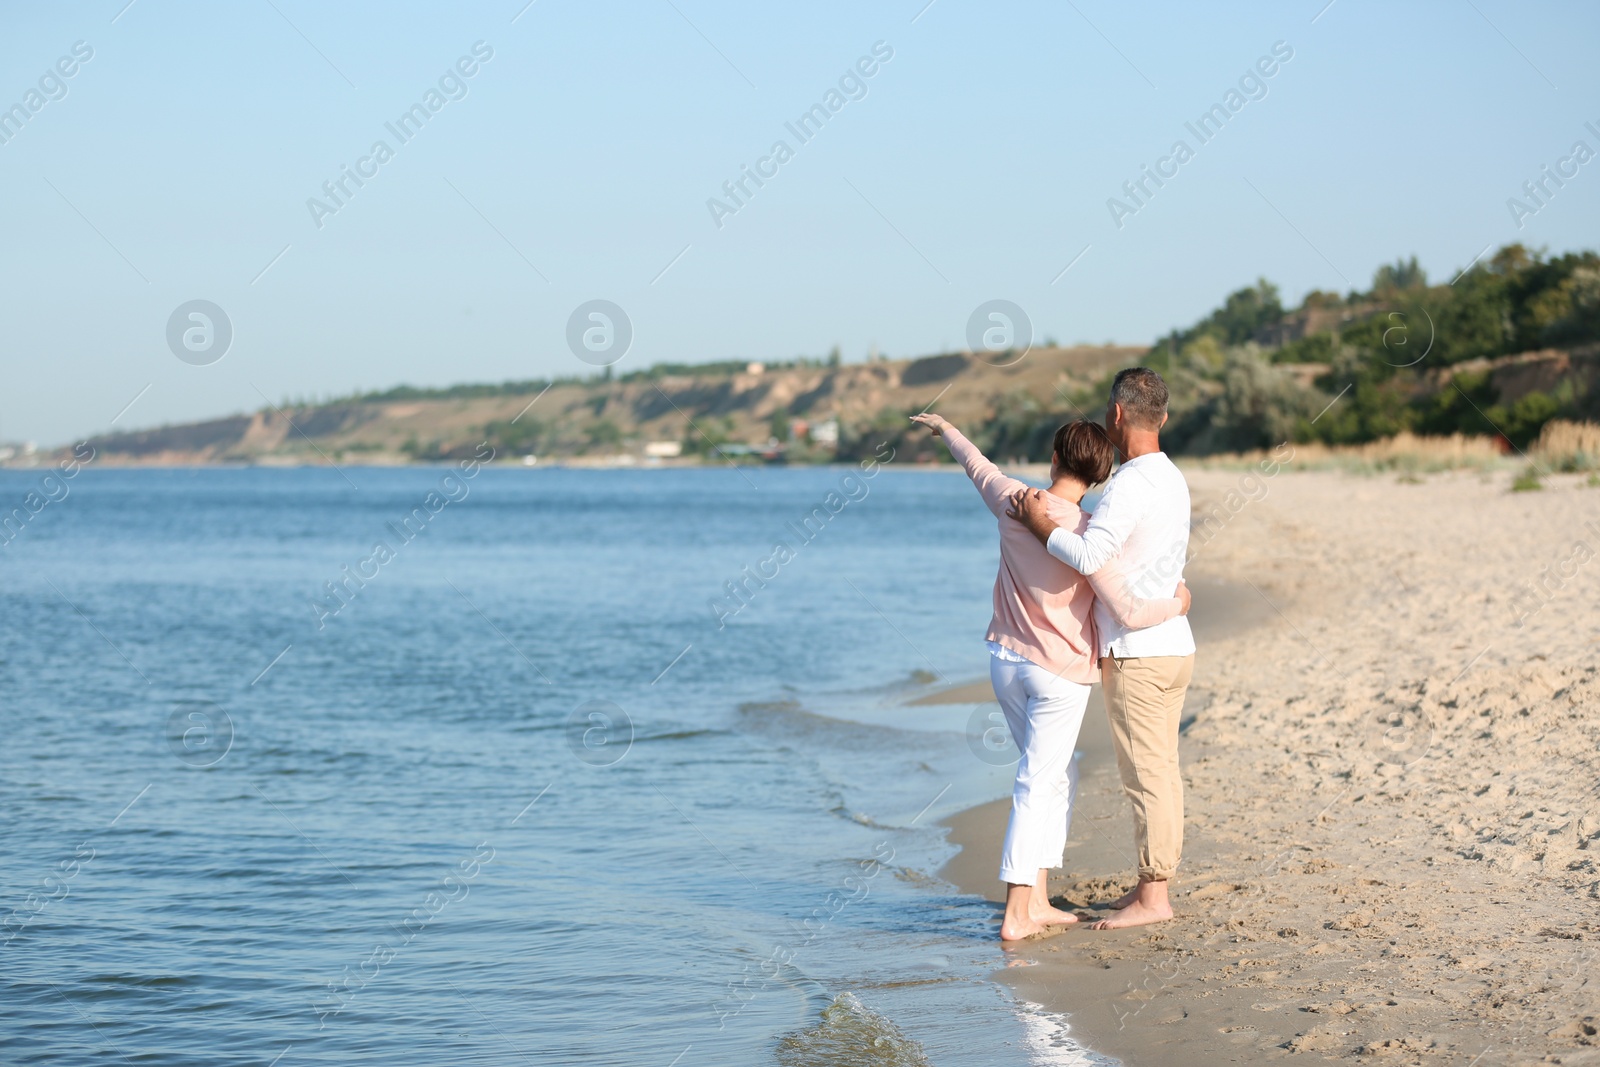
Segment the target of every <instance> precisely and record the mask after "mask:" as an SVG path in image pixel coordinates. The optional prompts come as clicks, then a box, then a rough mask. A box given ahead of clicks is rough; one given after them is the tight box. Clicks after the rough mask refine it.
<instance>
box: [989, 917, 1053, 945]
mask: <svg viewBox="0 0 1600 1067" xmlns="http://www.w3.org/2000/svg"><path fill="white" fill-rule="evenodd" d="M1048 929H1049V927H1047V926H1046V925H1045V924H1044V923H1042V922H1039V921H1038V920H1036V919H1034V918H1033V917H1032V916H1028V915H1024V916H1021V917H1017V918H1013V917H1012V916H1010V915H1007V916H1006V918H1005V921H1004V922H1002V923H1001V924H1000V940H1002V941H1022V940H1024V939H1026V938H1030V937H1032V936H1033V935H1035V934H1042V933H1044V932H1045V931H1046V930H1048Z"/></svg>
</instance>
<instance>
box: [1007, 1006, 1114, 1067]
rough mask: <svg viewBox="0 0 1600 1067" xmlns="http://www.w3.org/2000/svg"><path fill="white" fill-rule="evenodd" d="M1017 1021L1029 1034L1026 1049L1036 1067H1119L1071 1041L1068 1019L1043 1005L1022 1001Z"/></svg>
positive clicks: (1070, 1028) (1029, 1058) (1026, 1035)
mask: <svg viewBox="0 0 1600 1067" xmlns="http://www.w3.org/2000/svg"><path fill="white" fill-rule="evenodd" d="M1017 1017H1018V1018H1019V1019H1020V1020H1021V1021H1022V1029H1023V1032H1024V1034H1025V1036H1024V1038H1023V1045H1024V1046H1025V1047H1026V1048H1027V1050H1028V1061H1029V1062H1030V1063H1032V1064H1034V1065H1035V1067H1117V1065H1118V1061H1117V1060H1113V1059H1109V1058H1107V1057H1105V1056H1102V1055H1100V1054H1099V1053H1096V1052H1093V1051H1091V1050H1089V1049H1086V1048H1084V1047H1083V1046H1082V1045H1080V1044H1078V1042H1077V1041H1075V1040H1073V1038H1072V1037H1071V1034H1072V1026H1071V1025H1070V1024H1069V1023H1068V1022H1067V1017H1066V1016H1065V1015H1062V1014H1060V1013H1059V1012H1053V1011H1050V1010H1049V1009H1047V1008H1045V1007H1044V1006H1043V1005H1041V1004H1031V1003H1029V1002H1027V1001H1022V1002H1021V1003H1019V1004H1018V1005H1017Z"/></svg>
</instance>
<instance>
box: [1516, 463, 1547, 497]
mask: <svg viewBox="0 0 1600 1067" xmlns="http://www.w3.org/2000/svg"><path fill="white" fill-rule="evenodd" d="M1543 488H1544V483H1543V482H1541V481H1540V480H1539V471H1538V470H1537V469H1536V468H1535V467H1532V466H1529V467H1527V468H1525V469H1524V470H1523V472H1522V473H1521V474H1519V475H1517V476H1516V477H1515V478H1514V479H1512V481H1511V491H1512V492H1513V493H1527V492H1531V491H1533V490H1535V489H1543Z"/></svg>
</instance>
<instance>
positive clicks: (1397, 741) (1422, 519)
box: [928, 466, 1600, 1067]
mask: <svg viewBox="0 0 1600 1067" xmlns="http://www.w3.org/2000/svg"><path fill="white" fill-rule="evenodd" d="M1187 473H1188V476H1189V479H1190V484H1191V487H1192V490H1193V493H1194V507H1195V513H1196V522H1197V523H1199V522H1201V521H1202V517H1203V516H1205V515H1206V514H1208V513H1209V514H1212V515H1217V514H1221V515H1223V516H1224V517H1225V522H1224V524H1223V526H1222V527H1221V528H1219V529H1217V530H1215V531H1214V532H1212V534H1211V536H1210V537H1209V538H1208V539H1207V540H1206V541H1205V544H1204V547H1203V548H1202V549H1201V550H1200V551H1199V553H1198V555H1197V557H1196V559H1195V560H1194V561H1193V562H1192V563H1191V565H1190V567H1189V569H1188V574H1189V580H1190V584H1191V586H1192V587H1193V588H1194V592H1195V609H1194V621H1195V624H1196V628H1197V632H1198V635H1199V643H1200V646H1201V647H1200V652H1199V656H1198V659H1197V666H1196V675H1195V688H1194V690H1192V691H1191V697H1190V701H1189V703H1188V706H1187V707H1186V709H1185V716H1186V719H1187V718H1189V717H1192V722H1190V723H1189V724H1188V725H1187V726H1186V728H1185V732H1184V741H1183V759H1184V774H1185V782H1186V790H1187V809H1188V811H1187V813H1188V823H1187V840H1186V850H1185V861H1184V868H1183V870H1182V872H1181V873H1180V875H1179V877H1178V878H1177V879H1176V880H1175V882H1174V907H1175V908H1176V909H1177V911H1178V918H1177V919H1175V920H1174V921H1172V922H1170V923H1166V924H1162V925H1159V926H1153V927H1146V928H1142V929H1132V930H1126V931H1114V932H1108V933H1099V932H1093V931H1088V930H1082V929H1078V930H1069V931H1067V932H1065V933H1062V934H1059V935H1057V936H1055V937H1052V938H1048V939H1045V940H1042V941H1035V942H1026V943H1023V944H1022V945H1020V946H1018V947H1015V948H1012V949H1009V950H1007V952H1008V956H1009V957H1010V959H1011V960H1012V961H1013V963H1020V964H1027V965H1024V966H1011V967H1008V968H1006V969H1005V970H1003V971H1001V972H999V973H998V975H997V977H999V978H1000V979H1001V980H1003V981H1005V982H1006V983H1007V984H1008V985H1010V986H1012V987H1013V988H1014V989H1015V990H1016V991H1017V993H1018V995H1019V996H1020V997H1022V998H1023V999H1024V1000H1027V1001H1031V1002H1035V1003H1039V1004H1042V1005H1044V1006H1045V1007H1047V1008H1049V1009H1052V1010H1056V1011H1061V1012H1064V1013H1067V1014H1068V1015H1069V1016H1070V1018H1071V1024H1072V1034H1073V1037H1074V1039H1076V1040H1078V1041H1080V1042H1082V1043H1083V1044H1086V1045H1088V1046H1089V1047H1091V1048H1093V1049H1095V1050H1096V1051H1098V1052H1103V1053H1107V1054H1110V1055H1114V1056H1118V1057H1120V1058H1122V1059H1123V1060H1124V1061H1125V1062H1128V1063H1130V1064H1138V1065H1141V1067H1143V1065H1147V1064H1174V1065H1178V1064H1181V1065H1184V1067H1193V1065H1197V1064H1199V1065H1205V1064H1212V1063H1217V1064H1221V1063H1238V1062H1252V1063H1253V1062H1260V1061H1262V1060H1273V1059H1277V1058H1280V1057H1290V1056H1291V1055H1293V1054H1294V1053H1297V1052H1314V1053H1318V1054H1321V1055H1324V1056H1333V1057H1345V1056H1353V1055H1357V1054H1361V1055H1372V1056H1381V1057H1386V1058H1385V1059H1384V1061H1383V1062H1394V1063H1406V1064H1410V1063H1424V1062H1435V1058H1436V1057H1441V1058H1439V1059H1438V1060H1437V1062H1462V1063H1465V1062H1468V1061H1470V1060H1472V1059H1473V1057H1475V1056H1478V1055H1479V1054H1481V1053H1483V1052H1485V1050H1487V1049H1497V1050H1500V1052H1502V1053H1504V1054H1505V1055H1506V1056H1507V1057H1508V1058H1506V1059H1504V1060H1502V1059H1500V1058H1499V1057H1498V1056H1497V1057H1495V1058H1494V1060H1493V1062H1511V1063H1518V1062H1534V1061H1542V1057H1544V1056H1546V1055H1555V1056H1563V1057H1568V1058H1566V1059H1563V1060H1562V1061H1561V1062H1580V1060H1579V1059H1573V1058H1571V1057H1574V1056H1577V1057H1584V1056H1596V1057H1600V1040H1597V1038H1596V1037H1595V1025H1594V1024H1595V1021H1596V1020H1595V1015H1596V1012H1595V998H1594V994H1593V983H1594V981H1595V978H1594V973H1595V972H1594V970H1593V965H1594V964H1595V963H1600V952H1597V949H1596V945H1595V942H1596V941H1600V921H1597V920H1596V913H1595V911H1594V907H1595V905H1594V903H1593V901H1594V900H1595V899H1596V898H1597V897H1600V882H1597V877H1600V871H1597V865H1596V859H1597V857H1600V802H1597V801H1596V800H1595V795H1596V790H1597V786H1600V715H1597V714H1596V712H1597V710H1600V674H1597V670H1596V667H1595V666H1594V654H1595V646H1596V645H1597V644H1600V611H1597V610H1596V608H1595V607H1594V604H1595V603H1596V598H1595V593H1596V590H1597V586H1600V567H1597V568H1595V569H1594V572H1593V573H1590V572H1589V570H1587V569H1584V568H1583V567H1582V565H1581V564H1580V563H1578V562H1576V561H1577V560H1578V559H1580V558H1581V559H1583V560H1584V561H1585V562H1587V560H1588V559H1589V558H1592V555H1593V554H1600V488H1594V487H1591V486H1590V485H1589V483H1588V482H1586V481H1585V480H1583V479H1582V478H1581V477H1580V476H1576V475H1574V476H1558V477H1554V478H1551V479H1548V480H1547V481H1546V485H1545V488H1544V489H1542V490H1539V491H1536V492H1519V493H1512V492H1511V491H1510V483H1511V475H1510V473H1508V472H1506V471H1495V472H1482V473H1480V472H1465V471H1457V472H1452V473H1443V474H1434V475H1429V476H1426V477H1424V478H1422V479H1417V478H1415V477H1412V476H1410V475H1407V476H1406V477H1405V478H1404V479H1397V478H1395V477H1394V476H1392V475H1390V476H1384V477H1370V476H1369V477H1355V476H1351V475H1347V474H1341V473H1338V472H1334V471H1310V472H1308V471H1291V470H1285V471H1282V472H1280V473H1278V474H1277V475H1276V476H1275V477H1272V478H1267V479H1262V478H1260V477H1259V476H1258V477H1257V479H1256V480H1255V481H1254V482H1250V483H1248V484H1242V483H1241V479H1242V478H1245V477H1248V472H1240V471H1237V470H1227V469H1221V468H1211V469H1199V468H1196V467H1193V466H1190V467H1189V468H1188V471H1187ZM1229 494H1233V495H1234V497H1235V498H1237V499H1240V500H1243V501H1244V504H1243V506H1241V507H1238V508H1237V509H1231V508H1229V507H1222V508H1220V510H1219V508H1218V505H1219V504H1221V503H1223V502H1225V501H1227V500H1228V499H1229ZM1580 543H1581V544H1587V545H1588V546H1592V547H1591V552H1590V553H1585V552H1583V551H1581V550H1577V549H1575V545H1577V544H1580ZM1564 561H1565V562H1564ZM1550 574H1557V575H1561V576H1562V577H1561V579H1560V581H1559V583H1552V582H1550V581H1549V580H1548V577H1546V579H1545V580H1541V576H1542V575H1544V576H1548V575H1550ZM1555 585H1558V586H1559V587H1557V588H1552V587H1553V586H1555ZM1241 594H1242V595H1241ZM1519 620H1520V622H1521V625H1520V626H1519V625H1518V621H1519ZM986 688H987V683H986V682H974V683H971V685H969V686H962V687H955V688H954V689H952V690H950V691H947V692H946V693H945V694H943V695H944V697H945V698H946V699H960V700H963V701H974V700H981V699H983V696H984V691H985V690H986ZM939 698H940V695H939V694H936V695H935V696H933V697H932V698H928V699H934V700H936V699H939ZM1079 747H1080V748H1081V749H1082V750H1083V751H1084V752H1085V758H1084V772H1085V774H1084V780H1083V783H1082V786H1081V793H1080V803H1079V809H1078V813H1077V816H1076V817H1075V819H1074V822H1073V831H1072V840H1071V842H1070V843H1069V845H1068V851H1067V863H1068V865H1067V867H1066V868H1065V869H1064V870H1063V871H1062V872H1061V875H1060V876H1059V878H1058V879H1055V880H1052V883H1051V893H1052V896H1053V897H1057V898H1065V900H1066V901H1067V902H1068V905H1067V906H1070V907H1072V908H1074V909H1075V910H1078V911H1079V912H1080V913H1081V914H1082V915H1084V916H1092V915H1094V914H1097V913H1099V912H1102V911H1104V910H1105V905H1106V903H1107V902H1108V901H1110V900H1112V899H1114V898H1115V897H1116V896H1117V895H1118V894H1120V892H1121V891H1122V890H1123V889H1124V888H1126V886H1127V884H1128V880H1129V878H1130V871H1131V868H1132V863H1131V861H1130V859H1129V854H1130V853H1131V818H1130V816H1129V814H1128V811H1127V807H1126V802H1125V801H1124V799H1123V798H1122V795H1121V788H1120V783H1119V781H1118V778H1117V773H1116V766H1115V760H1114V757H1113V755H1112V754H1111V751H1110V747H1109V737H1108V735H1107V732H1106V728H1105V720H1104V712H1103V709H1102V705H1101V704H1100V698H1099V694H1098V692H1096V693H1095V695H1094V696H1093V698H1092V699H1091V703H1090V715H1089V716H1088V717H1087V718H1086V720H1085V729H1084V733H1083V736H1082V738H1081V741H1080V746H1079ZM1008 812H1009V800H1001V801H996V802H994V803H991V804H986V805H982V806H980V807H977V808H974V809H971V810H969V811H966V812H963V813H960V814H958V815H956V816H955V817H953V818H952V819H950V820H948V821H947V823H946V825H947V826H948V827H949V828H950V839H951V841H952V842H954V843H956V844H958V845H960V846H961V852H960V854H959V855H958V856H957V857H956V858H955V859H954V860H953V861H952V862H951V863H950V864H949V866H948V867H947V868H946V869H945V871H944V872H943V873H944V877H945V878H946V879H947V880H949V881H951V882H952V883H953V884H955V885H956V886H957V887H958V888H960V889H962V890H964V891H966V892H969V893H974V894H979V895H982V896H985V897H986V898H988V899H990V900H992V901H998V900H999V899H1000V895H999V889H1000V886H999V883H998V882H997V881H996V880H995V879H996V873H995V867H996V863H997V856H998V849H999V842H1000V839H1001V836H1002V835H1003V833H1004V826H1005V820H1006V818H1007V815H1008ZM1580 901H1582V903H1580ZM1058 903H1059V900H1058ZM997 921H998V920H997ZM1581 1061H1582V1062H1589V1060H1588V1059H1582V1060H1581ZM1550 1062H1554V1061H1550Z"/></svg>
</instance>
